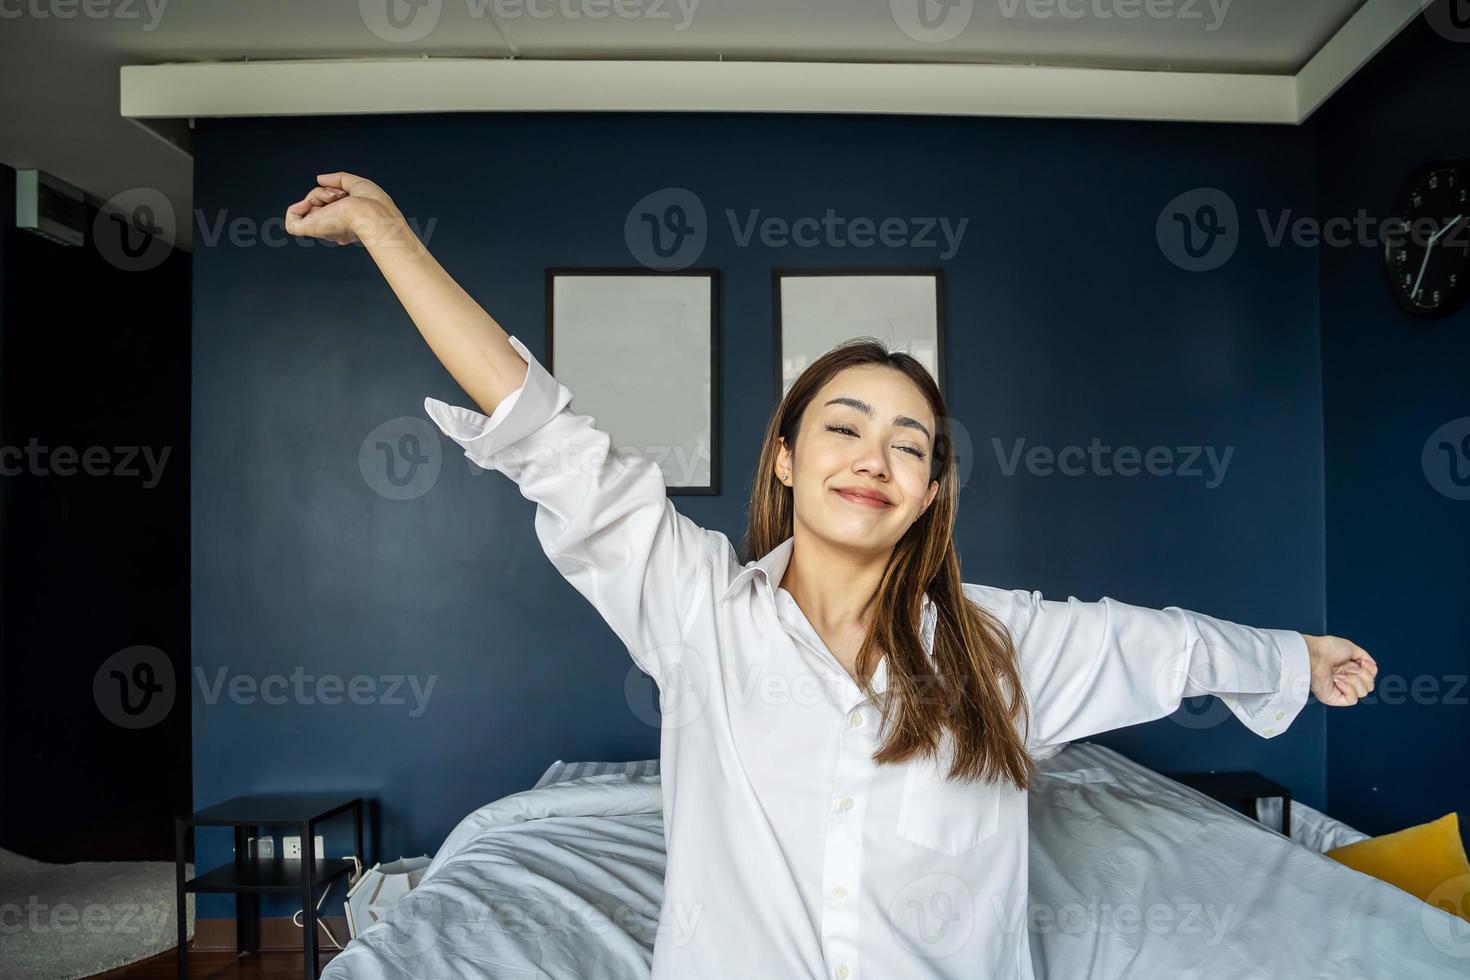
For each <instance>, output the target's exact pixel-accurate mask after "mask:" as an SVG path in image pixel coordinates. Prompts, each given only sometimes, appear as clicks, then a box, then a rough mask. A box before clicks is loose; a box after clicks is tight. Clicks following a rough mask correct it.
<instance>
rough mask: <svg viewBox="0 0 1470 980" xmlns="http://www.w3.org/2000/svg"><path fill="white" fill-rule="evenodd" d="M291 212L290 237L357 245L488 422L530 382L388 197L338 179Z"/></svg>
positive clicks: (355, 180) (368, 185)
mask: <svg viewBox="0 0 1470 980" xmlns="http://www.w3.org/2000/svg"><path fill="white" fill-rule="evenodd" d="M316 179H317V186H316V187H314V188H312V189H311V190H310V191H309V192H308V193H307V195H306V196H305V197H304V198H302V199H301V200H300V201H298V202H296V203H295V204H293V205H291V207H290V208H289V209H288V210H287V211H286V231H287V232H288V233H290V234H293V235H304V236H309V237H311V238H321V239H324V240H326V241H333V242H337V243H338V244H342V245H346V244H350V243H352V242H357V241H360V242H362V244H363V246H364V247H365V248H366V249H367V251H368V254H369V255H371V256H372V257H373V261H374V262H376V263H377V265H378V269H379V270H380V271H381V272H382V273H383V278H384V279H386V280H387V281H388V285H389V286H391V287H392V288H393V292H394V294H395V295H396V296H397V297H398V300H399V302H401V303H402V304H403V308H404V310H406V311H407V312H408V315H409V317H410V318H411V319H412V320H413V322H414V326H416V327H418V329H419V333H421V334H423V336H424V340H426V341H428V344H429V347H430V348H431V349H432V350H433V351H434V354H435V356H437V357H438V358H439V360H440V361H441V362H443V364H444V367H445V368H447V369H448V371H449V373H450V374H452V375H453V376H454V380H455V381H458V382H459V385H460V387H461V388H463V389H464V390H465V392H466V393H467V394H468V395H469V396H470V397H471V398H473V399H474V400H475V403H476V404H477V405H479V406H480V408H481V409H483V410H484V412H485V414H487V415H489V414H491V413H493V412H494V411H495V409H496V407H497V406H499V404H500V403H501V402H502V401H504V400H505V398H506V397H507V396H509V395H510V393H511V392H513V391H515V390H516V389H517V388H519V387H520V385H521V382H522V381H523V380H524V379H525V377H526V362H525V361H524V360H522V358H521V355H519V354H518V353H516V351H515V349H514V348H513V347H511V345H510V337H509V336H508V335H507V333H506V332H505V330H503V329H502V328H501V326H500V324H498V323H496V322H495V318H494V317H492V316H491V315H490V314H489V313H486V312H485V310H484V309H483V308H482V307H481V306H480V304H479V303H476V302H475V301H474V299H472V298H471V297H470V295H469V294H468V293H466V292H465V291H464V290H463V289H461V288H460V285H459V283H457V282H455V281H454V279H452V278H451V277H450V275H449V273H447V272H445V271H444V267H443V266H441V265H440V264H439V263H438V262H437V261H435V259H434V256H432V255H430V254H429V250H428V249H427V248H425V247H424V244H423V243H422V242H420V241H419V239H418V236H416V235H415V234H414V233H413V230H412V229H410V228H409V227H408V223H407V222H406V221H405V220H404V218H403V214H402V213H401V212H400V211H399V210H398V207H397V206H396V205H395V204H394V203H393V199H392V198H390V197H389V196H388V194H387V192H386V191H384V190H383V189H382V188H381V187H379V186H378V185H377V184H375V183H373V182H372V181H370V180H368V179H367V178H365V177H358V176H357V175H355V174H349V173H343V172H341V171H339V172H337V173H331V174H318V175H317V178H316Z"/></svg>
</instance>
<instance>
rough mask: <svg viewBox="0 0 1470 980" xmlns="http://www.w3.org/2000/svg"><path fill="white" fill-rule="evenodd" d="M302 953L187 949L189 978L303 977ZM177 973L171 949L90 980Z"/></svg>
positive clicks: (157, 979)
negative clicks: (243, 952)
mask: <svg viewBox="0 0 1470 980" xmlns="http://www.w3.org/2000/svg"><path fill="white" fill-rule="evenodd" d="M338 952H339V950H335V949H333V950H329V951H326V952H323V953H320V954H319V956H318V958H317V962H318V963H319V964H320V965H322V966H326V965H327V962H328V961H329V960H330V959H331V958H332V957H333V956H336V955H337V953H338ZM302 955H303V954H302V953H300V952H295V953H290V952H269V953H257V954H256V955H254V956H246V957H243V958H242V957H240V956H238V955H237V954H235V953H233V952H209V953H190V954H189V980H236V978H244V977H261V978H268V980H278V978H279V980H286V978H290V980H304V978H305V976H306V968H305V966H304V965H303V964H302V962H301V957H302ZM178 975H179V952H178V950H177V949H171V950H169V951H168V952H167V953H160V954H159V955H157V956H155V957H152V958H151V959H146V960H143V961H141V962H138V963H134V964H132V965H131V966H123V967H119V968H117V969H116V970H109V971H108V972H106V973H99V974H97V975H96V976H95V977H92V978H90V980H177V978H178Z"/></svg>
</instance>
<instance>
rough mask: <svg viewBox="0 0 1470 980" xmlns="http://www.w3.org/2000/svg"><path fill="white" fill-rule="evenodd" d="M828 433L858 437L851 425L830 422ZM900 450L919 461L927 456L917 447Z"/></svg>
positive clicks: (903, 447)
mask: <svg viewBox="0 0 1470 980" xmlns="http://www.w3.org/2000/svg"><path fill="white" fill-rule="evenodd" d="M827 431H828V432H840V433H842V434H843V435H848V436H856V435H857V430H856V429H854V428H852V427H851V426H849V425H845V424H844V423H842V422H830V423H828V424H827ZM898 448H899V449H901V450H903V451H904V452H906V453H910V454H912V455H913V456H914V457H916V458H918V459H924V458H925V455H926V454H925V452H924V450H922V449H919V448H918V447H916V446H899V447H898Z"/></svg>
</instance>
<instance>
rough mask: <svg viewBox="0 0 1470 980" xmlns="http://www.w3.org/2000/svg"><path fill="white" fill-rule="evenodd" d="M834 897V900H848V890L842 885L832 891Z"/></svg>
mask: <svg viewBox="0 0 1470 980" xmlns="http://www.w3.org/2000/svg"><path fill="white" fill-rule="evenodd" d="M832 897H833V898H846V897H847V889H846V888H843V887H842V886H841V885H838V886H837V887H836V888H834V889H832Z"/></svg>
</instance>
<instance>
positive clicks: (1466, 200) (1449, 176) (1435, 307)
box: [1383, 160, 1470, 317]
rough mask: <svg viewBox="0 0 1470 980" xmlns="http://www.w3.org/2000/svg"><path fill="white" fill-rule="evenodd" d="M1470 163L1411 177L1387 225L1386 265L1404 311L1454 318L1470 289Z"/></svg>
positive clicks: (1441, 163)
mask: <svg viewBox="0 0 1470 980" xmlns="http://www.w3.org/2000/svg"><path fill="white" fill-rule="evenodd" d="M1467 192H1470V163H1467V162H1466V161H1462V160H1438V161H1435V162H1432V163H1427V164H1425V165H1424V166H1422V167H1420V168H1419V169H1418V170H1416V171H1414V172H1413V173H1412V174H1410V175H1409V179H1408V180H1406V181H1404V185H1403V187H1402V188H1401V189H1400V190H1399V194H1398V198H1397V199H1396V200H1395V201H1394V206H1393V214H1392V216H1391V217H1390V219H1389V221H1388V222H1386V223H1385V226H1384V227H1385V229H1386V230H1391V231H1392V233H1391V234H1385V236H1384V239H1385V240H1384V245H1383V265H1384V269H1385V271H1386V272H1387V273H1388V288H1389V290H1390V292H1392V293H1393V298H1394V300H1395V301H1396V302H1397V303H1398V305H1399V308H1400V309H1402V310H1404V311H1405V312H1406V313H1411V314H1413V315H1414V316H1421V317H1442V316H1448V315H1449V314H1451V313H1453V312H1454V311H1455V310H1457V309H1459V307H1460V305H1461V304H1462V303H1464V302H1465V297H1466V293H1467V289H1470V193H1467Z"/></svg>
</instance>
